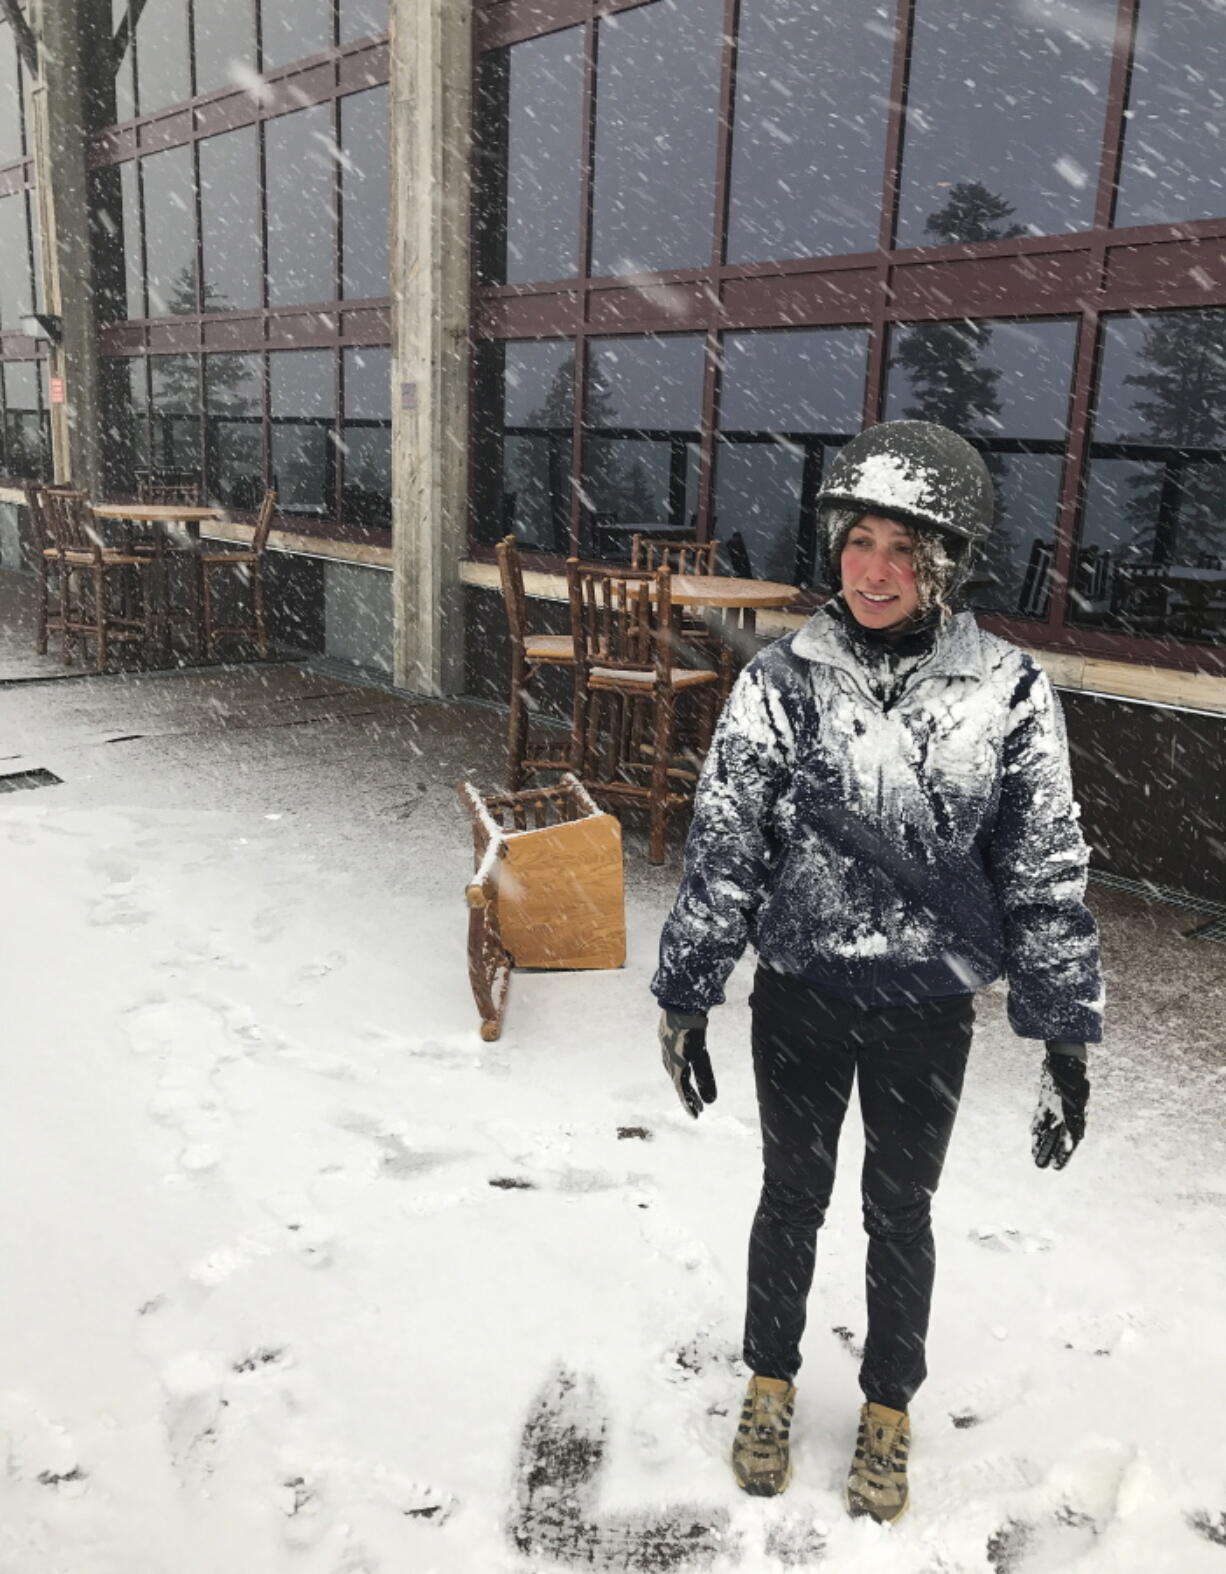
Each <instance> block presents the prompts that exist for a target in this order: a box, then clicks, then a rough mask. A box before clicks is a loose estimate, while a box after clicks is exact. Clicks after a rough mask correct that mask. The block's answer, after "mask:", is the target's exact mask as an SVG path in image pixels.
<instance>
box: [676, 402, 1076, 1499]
mask: <svg viewBox="0 0 1226 1574" xmlns="http://www.w3.org/2000/svg"><path fill="white" fill-rule="evenodd" d="M818 508H819V516H818V526H819V541H820V544H821V549H822V552H823V554H824V558H825V568H826V572H827V577H828V582H829V583H831V584H835V585H841V589H840V591H839V593H838V595H836V596H834V597H832V598H831V600H830V601H828V602H827V603H826V604H825V606H823V607H822V608H821V609H820V610H819V611H818V612H816V613H815V614H814V615H813V617H811V618H810V619H809V621H808V623H807V624H806V625H805V626H804V628H802V629H800V630H799V631H798V632H797V633H795V634H792V635H789V636H787V637H786V638H784V639H780V640H778V641H776V642H775V643H774V644H773V645H771V646H769V647H768V648H767V649H766V650H764V651H762V652H761V653H760V654H759V655H758V656H756V657H755V658H754V660H753V661H751V662H750V663H749V665H748V666H747V667H746V668H745V670H744V672H743V673H742V674H741V677H740V679H739V680H738V682H737V684H736V687H735V688H734V690H733V692H732V695H731V697H730V698H729V701H728V704H727V706H726V708H725V710H724V713H723V716H722V717H721V719H720V724H719V727H718V729H717V732H716V736H715V739H714V741H713V743H712V748H711V752H710V755H709V757H708V759H707V762H706V765H705V767H704V770H703V775H702V780H701V783H700V786H699V791H698V794H697V799H696V802H695V808H694V819H693V825H692V827H691V830H690V834H689V838H688V841H687V843H686V852H685V872H684V877H683V879H682V883H681V889H680V892H679V894H678V896H677V900H676V903H675V905H674V907H673V910H672V913H671V914H670V916H669V918H668V921H667V923H666V924H665V926H664V932H663V935H662V937H661V943H660V967H659V971H658V972H657V974H656V976H655V979H654V980H653V983H652V990H653V992H654V994H655V995H656V998H657V999H658V1000H659V1002H660V1005H661V1006H662V1008H663V1015H662V1017H661V1022H660V1041H661V1045H662V1047H663V1052H664V1063H665V1067H666V1069H667V1070H668V1071H669V1074H670V1075H671V1076H672V1078H673V1081H674V1083H675V1085H676V1089H677V1092H678V1094H679V1095H680V1098H681V1101H682V1103H683V1104H684V1106H685V1108H686V1109H687V1110H688V1111H689V1113H690V1114H691V1115H694V1116H697V1115H698V1114H699V1113H700V1112H701V1110H702V1108H703V1104H704V1103H709V1102H711V1100H713V1099H714V1098H715V1079H714V1076H713V1075H712V1071H711V1061H710V1057H709V1056H708V1053H707V1049H706V1025H707V1012H708V1011H709V1010H710V1008H711V1007H712V1006H715V1005H718V1004H720V1003H721V1002H722V1000H723V998H724V983H725V981H726V979H727V977H728V975H729V973H730V972H731V971H732V968H733V966H734V965H735V964H736V961H737V959H738V958H739V957H740V955H741V953H742V952H743V950H744V948H745V946H746V944H753V945H754V946H755V947H756V949H757V952H758V970H757V973H756V975H755V978H754V987H753V996H752V1001H751V1005H752V1012H753V1058H754V1073H755V1079H756V1085H757V1095H758V1106H759V1114H760V1118H761V1127H762V1145H763V1169H764V1179H763V1185H762V1195H761V1200H760V1202H759V1205H758V1210H757V1214H756V1216H755V1219H754V1224H753V1230H752V1233H751V1237H750V1244H749V1286H748V1299H747V1308H746V1319H745V1344H744V1357H745V1362H746V1365H747V1366H748V1367H749V1369H750V1371H751V1372H752V1373H753V1376H752V1377H751V1379H750V1382H749V1388H748V1391H747V1393H746V1396H745V1403H744V1408H743V1410H742V1413H741V1420H740V1425H739V1427H738V1429H737V1433H736V1438H735V1441H734V1445H733V1456H732V1463H733V1469H734V1472H735V1475H736V1480H737V1482H738V1484H739V1485H740V1486H741V1487H743V1488H744V1489H745V1491H747V1492H752V1493H756V1494H759V1495H763V1496H772V1495H774V1494H775V1493H778V1492H782V1491H783V1490H784V1488H785V1487H786V1486H787V1485H788V1482H789V1480H790V1478H791V1460H790V1454H789V1444H788V1431H789V1427H790V1423H791V1416H792V1407H793V1403H794V1400H795V1393H796V1390H795V1377H796V1373H797V1371H798V1369H799V1367H800V1341H801V1335H802V1334H803V1332H804V1326H805V1309H806V1300H807V1297H808V1293H809V1287H810V1284H811V1283H812V1278H813V1268H814V1258H815V1250H816V1237H817V1232H818V1229H819V1228H820V1226H821V1224H822V1222H823V1219H824V1218H825V1213H826V1208H827V1206H828V1204H829V1201H830V1195H831V1189H832V1186H833V1183H834V1172H835V1158H836V1153H837V1148H838V1139H839V1131H840V1128H841V1126H842V1121H843V1116H844V1114H845V1112H846V1109H847V1105H848V1102H849V1099H850V1096H851V1090H852V1085H853V1082H854V1083H857V1084H858V1088H859V1099H860V1109H861V1115H862V1118H863V1122H864V1131H865V1146H866V1154H865V1160H864V1171H863V1176H862V1192H863V1206H864V1227H865V1230H866V1232H867V1234H868V1263H867V1278H866V1286H867V1310H868V1334H867V1338H866V1340H865V1345H864V1358H863V1363H862V1365H861V1369H860V1386H861V1388H862V1390H863V1393H864V1400H865V1403H864V1405H863V1407H862V1409H861V1413H860V1428H859V1435H858V1440H857V1443H856V1448H855V1454H854V1457H853V1460H852V1465H851V1471H850V1475H849V1478H848V1483H847V1503H848V1507H849V1508H850V1510H851V1512H852V1513H854V1514H868V1515H871V1516H872V1517H873V1518H875V1519H877V1520H880V1521H883V1522H887V1523H888V1522H892V1521H894V1520H896V1519H898V1518H899V1517H900V1516H901V1515H902V1513H903V1512H904V1511H905V1509H906V1507H907V1504H908V1487H907V1451H908V1446H909V1441H910V1421H909V1417H908V1414H907V1409H908V1405H909V1404H910V1401H911V1398H912V1396H913V1395H914V1394H915V1392H916V1390H917V1389H918V1388H919V1386H920V1384H921V1383H922V1382H923V1380H924V1377H925V1374H926V1366H925V1359H924V1347H925V1340H926V1336H927V1331H928V1316H929V1307H930V1303H931V1298H932V1284H933V1270H934V1254H933V1242H932V1227H931V1216H930V1202H931V1198H932V1195H933V1193H934V1192H935V1190H936V1187H937V1183H938V1181H939V1180H940V1175H941V1168H942V1165H943V1163H944V1159H945V1152H946V1148H947V1146H948V1143H949V1137H950V1133H951V1131H952V1128H953V1123H954V1116H955V1113H956V1111H957V1105H958V1099H959V1096H960V1093H961V1089H962V1079H963V1073H964V1070H965V1066H966V1059H967V1053H968V1050H969V1048H970V1042H971V1028H972V1022H973V1015H974V1013H973V995H974V992H975V991H976V990H979V989H982V988H984V987H985V986H986V985H987V984H989V983H990V982H991V981H992V980H993V979H995V978H997V977H998V976H999V975H1000V974H1001V973H1002V972H1003V973H1004V974H1005V976H1006V977H1007V979H1008V985H1009V1018H1010V1021H1011V1023H1012V1025H1013V1027H1014V1030H1015V1031H1016V1032H1017V1033H1018V1034H1020V1035H1021V1036H1022V1037H1023V1038H1034V1039H1041V1040H1044V1041H1045V1043H1046V1059H1045V1062H1044V1069H1043V1077H1042V1083H1041V1088H1040V1098H1039V1107H1038V1110H1037V1112H1036V1115H1035V1118H1034V1122H1033V1125H1032V1135H1033V1151H1034V1158H1035V1162H1036V1163H1037V1164H1039V1165H1040V1166H1041V1167H1046V1166H1047V1165H1048V1164H1049V1163H1050V1164H1054V1166H1055V1167H1056V1168H1057V1169H1061V1168H1063V1166H1064V1165H1065V1163H1066V1162H1067V1161H1068V1158H1069V1156H1070V1155H1071V1154H1072V1152H1073V1149H1074V1148H1075V1147H1076V1146H1077V1143H1078V1142H1079V1141H1080V1139H1081V1136H1082V1134H1083V1132H1084V1129H1085V1110H1086V1103H1087V1098H1088V1085H1087V1080H1086V1070H1085V1053H1086V1052H1085V1046H1086V1044H1087V1043H1088V1042H1097V1041H1098V1039H1099V1038H1100V1037H1101V1026H1102V988H1101V983H1100V976H1099V962H1098V937H1097V932H1096V929H1095V925H1094V920H1093V918H1092V917H1091V916H1090V914H1089V912H1088V911H1087V909H1086V907H1085V906H1084V903H1083V900H1082V897H1083V894H1084V891H1085V881H1086V865H1087V855H1086V847H1085V843H1084V841H1083V840H1082V837H1081V833H1080V830H1079V829H1078V825H1077V808H1076V805H1075V804H1074V802H1073V795H1072V787H1071V782H1070V777H1069V766H1068V752H1067V745H1066V743H1065V738H1064V730H1063V725H1062V721H1061V717H1060V712H1059V708H1058V705H1057V702H1056V698H1055V695H1054V693H1053V691H1052V689H1051V685H1050V684H1049V682H1048V680H1047V678H1046V676H1045V675H1044V673H1043V671H1042V669H1041V668H1040V667H1039V666H1038V664H1037V663H1036V662H1035V661H1034V660H1033V659H1032V658H1031V657H1030V656H1028V655H1027V654H1025V653H1024V652H1023V651H1021V650H1019V649H1018V648H1017V647H1016V646H1013V645H1011V644H1009V643H1008V642H1007V641H1005V640H1003V639H998V638H996V637H995V636H993V635H991V634H986V633H984V632H983V631H982V630H980V628H979V627H978V625H977V624H976V622H975V620H974V618H973V616H972V615H971V614H970V613H969V612H956V611H954V610H953V609H954V608H955V607H956V605H957V600H958V597H959V593H960V592H961V590H962V589H963V587H964V586H965V584H966V581H967V578H968V575H969V572H970V569H971V566H972V563H973V560H974V558H975V557H976V555H977V553H978V551H979V549H980V548H981V547H982V545H983V542H984V540H985V539H986V537H987V534H988V532H989V530H990V528H991V523H992V512H993V489H992V481H991V477H990V476H989V474H988V471H987V467H986V466H985V465H984V463H983V461H982V459H981V458H980V457H979V455H978V454H977V453H976V452H975V450H974V449H973V448H972V447H971V446H970V444H969V443H967V442H966V441H964V439H962V438H961V437H959V436H958V435H957V434H956V433H954V432H951V431H949V430H948V429H947V428H945V427H942V426H935V425H932V424H930V423H928V422H923V421H895V422H889V423H886V424H884V425H881V426H876V427H872V428H870V429H869V430H867V431H865V432H862V433H861V434H860V436H859V437H857V438H855V439H854V440H853V441H852V442H850V443H849V444H848V445H847V446H846V447H845V448H844V449H843V450H842V451H841V453H840V454H839V456H838V457H837V459H836V460H835V462H834V464H833V465H832V466H831V469H830V472H829V475H828V477H827V479H826V481H825V484H824V485H823V488H822V491H821V493H820V494H819V499H818Z"/></svg>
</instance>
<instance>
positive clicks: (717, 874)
mask: <svg viewBox="0 0 1226 1574" xmlns="http://www.w3.org/2000/svg"><path fill="white" fill-rule="evenodd" d="M792 752H793V750H792V726H791V723H790V721H789V719H788V715H787V712H786V709H785V707H784V704H783V700H782V696H781V694H780V692H779V690H778V688H777V686H776V684H775V683H774V682H773V681H772V677H771V674H770V672H769V670H768V669H767V668H766V666H765V664H764V662H763V660H762V658H761V657H758V658H756V659H755V660H754V661H753V662H751V663H750V664H749V666H748V667H746V668H745V670H744V672H742V674H741V676H740V677H739V678H738V680H737V682H736V685H735V687H734V688H733V690H732V693H731V695H730V696H729V699H728V703H727V705H725V707H724V711H723V714H722V715H721V717H720V720H719V725H718V726H717V728H716V730H715V736H714V738H713V739H712V742H711V749H710V752H709V753H708V755H707V758H706V763H705V764H704V766H703V769H702V774H701V776H700V777H699V781H698V788H697V791H696V793H695V798H694V817H693V821H692V823H691V825H690V832H689V836H688V837H687V839H686V844H685V867H684V872H683V874H682V878H681V888H680V890H679V891H678V893H677V900H676V901H675V902H674V904H673V909H672V912H671V913H670V914H669V916H668V920H667V922H666V923H665V925H664V931H663V933H662V934H661V936H660V965H659V968H658V970H657V972H656V975H655V978H654V979H653V980H652V983H651V989H652V993H653V994H654V995H655V997H656V999H657V1000H658V1001H659V1002H660V1004H661V1005H662V1006H664V1007H665V1008H666V1009H670V1010H673V1011H706V1010H708V1009H709V1008H710V1007H711V1006H717V1005H720V1004H721V1003H722V1002H723V999H724V984H725V982H726V981H727V978H728V975H729V973H731V971H732V969H733V968H734V967H735V966H736V963H737V961H738V959H739V958H740V956H741V954H742V952H743V951H744V949H745V946H746V943H747V941H748V939H749V936H750V934H751V932H752V926H753V922H754V919H755V917H756V915H757V912H758V909H759V907H760V906H761V904H762V900H763V897H764V896H765V894H766V891H767V885H768V882H769V879H770V871H771V866H772V862H773V858H772V849H771V840H770V835H769V830H768V825H769V817H770V812H771V809H772V806H773V805H774V802H775V799H776V798H777V796H778V793H779V790H780V787H781V785H782V783H783V781H784V779H785V776H786V772H787V769H788V765H789V762H790V760H791V757H792Z"/></svg>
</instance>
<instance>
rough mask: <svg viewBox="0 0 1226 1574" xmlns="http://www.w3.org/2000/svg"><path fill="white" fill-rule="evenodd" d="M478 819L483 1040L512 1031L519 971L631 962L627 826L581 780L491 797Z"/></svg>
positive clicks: (475, 987)
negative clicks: (511, 994)
mask: <svg viewBox="0 0 1226 1574" xmlns="http://www.w3.org/2000/svg"><path fill="white" fill-rule="evenodd" d="M457 791H458V792H459V794H460V799H461V801H462V802H463V803H464V804H465V806H466V807H467V809H468V811H469V813H470V814H471V816H472V828H473V863H474V867H475V871H476V872H475V873H474V875H473V877H472V879H471V880H470V881H469V883H468V886H467V889H466V891H465V895H466V897H467V899H468V978H469V983H470V985H471V986H472V992H473V998H474V1000H475V1001H476V1002H477V1010H478V1011H479V1012H480V1014H481V1037H482V1038H484V1039H487V1040H491V1039H496V1038H497V1037H498V1035H499V1033H500V1032H501V1031H502V1019H503V1014H504V1012H505V1011H506V1005H507V994H508V991H509V989H510V984H511V970H512V968H514V967H533V968H537V967H539V968H557V969H572V968H576V969H577V968H615V967H621V966H622V964H623V963H624V962H625V960H626V910H625V900H624V895H623V887H622V842H621V826H620V825H619V824H618V823H617V821H616V820H615V819H614V818H613V816H612V815H610V814H601V812H600V811H599V809H597V807H596V805H595V804H594V803H593V802H592V800H591V798H590V797H589V796H588V794H587V793H586V792H585V791H584V790H583V787H582V786H581V784H580V783H579V782H578V781H576V780H575V778H574V777H573V776H563V777H562V779H561V781H560V782H559V783H558V784H557V786H555V787H537V788H530V789H528V790H526V791H524V792H514V793H494V794H490V795H486V796H483V795H482V794H480V793H478V792H477V791H476V789H475V788H474V787H473V786H472V784H471V783H469V782H461V783H460V785H459V787H458V788H457Z"/></svg>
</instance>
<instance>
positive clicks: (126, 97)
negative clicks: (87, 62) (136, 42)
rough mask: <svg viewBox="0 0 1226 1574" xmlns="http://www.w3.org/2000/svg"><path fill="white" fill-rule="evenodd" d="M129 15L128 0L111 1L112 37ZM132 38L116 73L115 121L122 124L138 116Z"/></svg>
mask: <svg viewBox="0 0 1226 1574" xmlns="http://www.w3.org/2000/svg"><path fill="white" fill-rule="evenodd" d="M127 14H128V0H111V36H112V38H113V37H114V36H115V34H116V33H118V31H119V27H120V24H121V23H122V22H123V20H124V18H125V17H126V16H127ZM133 55H134V50H133V48H132V37H131V34H129V35H128V39H127V44H126V46H125V48H124V52H123V55H122V56H121V58H120V60H119V62H118V64H117V68H116V71H115V120H116V122H117V123H120V122H122V121H125V120H131V119H132V117H133V116H134V115H135V114H136V89H135V87H134V85H133V79H132V59H133Z"/></svg>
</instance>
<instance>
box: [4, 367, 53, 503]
mask: <svg viewBox="0 0 1226 1574" xmlns="http://www.w3.org/2000/svg"><path fill="white" fill-rule="evenodd" d="M40 364H41V363H40V362H38V361H5V362H4V363H3V371H4V466H5V469H6V470H7V472H8V474H9V475H11V476H20V477H23V478H25V477H30V478H37V477H39V476H42V475H45V474H46V471H47V456H48V453H49V451H50V447H49V443H48V432H47V427H46V419H45V408H46V405H45V400H43V398H42V397H41V386H40V385H41V376H40V370H39V368H40Z"/></svg>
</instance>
